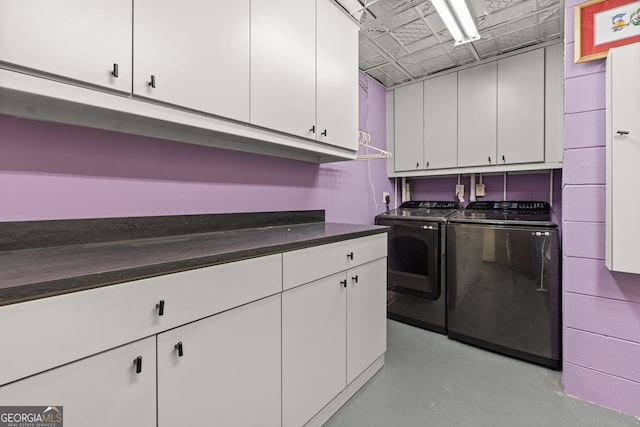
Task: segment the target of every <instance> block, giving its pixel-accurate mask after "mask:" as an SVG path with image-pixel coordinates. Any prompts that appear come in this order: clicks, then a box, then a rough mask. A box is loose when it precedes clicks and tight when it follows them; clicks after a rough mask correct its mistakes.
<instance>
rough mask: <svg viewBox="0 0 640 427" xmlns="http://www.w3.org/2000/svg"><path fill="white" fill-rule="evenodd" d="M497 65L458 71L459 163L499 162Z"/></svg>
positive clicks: (485, 163)
mask: <svg viewBox="0 0 640 427" xmlns="http://www.w3.org/2000/svg"><path fill="white" fill-rule="evenodd" d="M496 105H497V65H496V63H495V62H490V63H487V64H483V65H479V66H477V67H473V68H469V69H466V70H463V71H460V72H458V166H461V167H462V166H487V165H495V164H496V120H497V116H496Z"/></svg>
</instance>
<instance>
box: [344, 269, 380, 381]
mask: <svg viewBox="0 0 640 427" xmlns="http://www.w3.org/2000/svg"><path fill="white" fill-rule="evenodd" d="M347 283H348V286H347V383H351V381H353V380H354V379H355V378H356V377H357V376H358V375H360V374H361V373H362V372H363V371H364V370H365V369H367V367H369V365H371V364H372V363H373V362H374V361H375V360H376V359H378V357H380V356H382V354H383V353H384V352H385V351H386V349H387V258H381V259H378V260H376V261H373V262H370V263H368V264H364V265H362V266H360V267H356V268H352V269H350V270H349V271H347Z"/></svg>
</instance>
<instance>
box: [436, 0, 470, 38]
mask: <svg viewBox="0 0 640 427" xmlns="http://www.w3.org/2000/svg"><path fill="white" fill-rule="evenodd" d="M431 3H433V5H434V6H435V8H436V10H437V11H438V14H439V15H440V17H441V18H442V20H443V21H444V24H445V25H446V26H447V29H448V30H449V32H450V33H451V35H452V36H453V40H454V41H455V46H458V45H461V44H464V43H469V42H472V41H476V40H480V33H478V29H477V28H476V24H475V23H474V22H473V18H472V17H471V12H469V8H468V7H467V4H466V3H465V1H464V0H431Z"/></svg>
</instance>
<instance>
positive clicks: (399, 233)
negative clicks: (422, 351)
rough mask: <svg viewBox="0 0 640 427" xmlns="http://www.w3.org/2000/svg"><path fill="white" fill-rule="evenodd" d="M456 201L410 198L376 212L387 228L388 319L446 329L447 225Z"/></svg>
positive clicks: (455, 211) (438, 330) (455, 208)
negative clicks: (395, 205)
mask: <svg viewBox="0 0 640 427" xmlns="http://www.w3.org/2000/svg"><path fill="white" fill-rule="evenodd" d="M460 210H461V207H460V204H459V203H457V202H439V201H409V202H404V203H402V204H401V205H400V207H399V208H398V209H394V210H392V211H389V212H386V213H383V214H380V215H378V216H376V224H379V225H386V226H388V227H390V230H389V234H388V235H389V258H388V259H389V265H388V277H387V283H388V284H387V317H389V318H390V319H394V320H398V321H400V322H404V323H408V324H411V325H414V326H418V327H420V328H424V329H429V330H432V331H436V332H440V333H443V334H446V333H447V304H446V296H447V289H446V277H445V272H446V268H445V263H446V257H445V254H446V248H445V245H446V227H445V225H446V223H447V220H448V218H449V217H450V216H452V215H454V214H456V213H457V212H459V211H460Z"/></svg>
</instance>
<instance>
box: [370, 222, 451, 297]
mask: <svg viewBox="0 0 640 427" xmlns="http://www.w3.org/2000/svg"><path fill="white" fill-rule="evenodd" d="M383 225H388V226H390V227H391V230H390V231H389V274H388V279H389V280H388V286H389V290H392V291H395V292H400V293H405V294H408V295H413V296H417V297H421V298H427V299H432V300H435V299H438V298H439V297H440V292H441V288H440V280H439V278H440V272H439V268H438V266H439V261H440V239H439V227H440V226H439V224H438V223H437V222H421V221H385V222H384V223H383Z"/></svg>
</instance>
